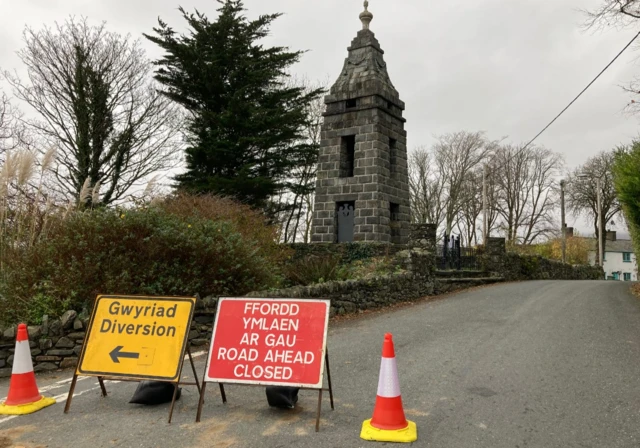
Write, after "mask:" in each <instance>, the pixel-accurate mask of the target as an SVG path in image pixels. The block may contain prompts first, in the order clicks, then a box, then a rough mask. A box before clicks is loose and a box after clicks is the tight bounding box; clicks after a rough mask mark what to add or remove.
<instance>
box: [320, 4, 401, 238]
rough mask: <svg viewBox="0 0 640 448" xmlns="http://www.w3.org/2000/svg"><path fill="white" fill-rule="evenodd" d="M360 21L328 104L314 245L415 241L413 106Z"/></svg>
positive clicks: (366, 16) (366, 17)
mask: <svg viewBox="0 0 640 448" xmlns="http://www.w3.org/2000/svg"><path fill="white" fill-rule="evenodd" d="M367 6H368V2H365V11H364V12H363V13H362V14H361V15H360V20H361V21H362V30H360V31H359V32H358V35H357V36H356V38H355V39H354V40H353V41H352V42H351V46H350V47H349V48H348V50H349V56H348V57H347V59H346V60H345V63H344V67H343V69H342V73H340V76H339V78H338V80H337V81H336V82H335V84H334V85H333V86H332V87H331V91H330V93H329V95H327V96H326V97H325V104H326V112H325V114H324V124H323V125H322V135H321V143H320V155H319V158H318V170H317V181H316V194H315V200H314V208H313V222H312V228H311V234H312V236H311V241H312V242H313V243H322V242H324V243H335V242H340V243H342V242H352V241H356V242H364V241H367V242H369V241H371V242H385V243H396V244H406V243H407V241H408V239H409V222H410V221H409V177H408V168H407V133H406V131H405V130H404V123H405V121H406V120H405V119H404V118H403V116H402V114H403V111H404V109H405V104H404V102H403V101H401V100H400V95H399V94H398V91H397V90H396V89H395V87H394V86H393V84H392V82H391V79H390V78H389V74H388V72H387V64H386V62H385V61H384V51H383V50H382V48H381V47H380V43H379V42H378V40H377V39H376V37H375V35H374V34H373V32H372V31H371V30H370V29H369V24H370V22H371V20H372V19H373V15H372V14H371V13H370V12H369V11H368V9H367Z"/></svg>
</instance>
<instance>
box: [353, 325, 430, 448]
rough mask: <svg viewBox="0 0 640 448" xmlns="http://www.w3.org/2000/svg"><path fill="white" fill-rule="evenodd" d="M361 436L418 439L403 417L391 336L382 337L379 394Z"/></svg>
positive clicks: (395, 439) (374, 438)
mask: <svg viewBox="0 0 640 448" xmlns="http://www.w3.org/2000/svg"><path fill="white" fill-rule="evenodd" d="M360 437H361V438H362V439H365V440H373V441H376V442H414V441H416V440H418V429H417V427H416V424H415V423H414V422H410V421H408V420H407V419H406V418H405V416H404V409H403V408H402V396H401V395H400V382H399V381H398V368H397V366H396V353H395V350H394V348H393V336H392V335H391V333H387V334H385V335H384V343H383V345H382V362H381V363H380V377H379V378H378V395H377V397H376V405H375V407H374V409H373V418H371V419H369V420H365V421H364V423H362V431H361V432H360Z"/></svg>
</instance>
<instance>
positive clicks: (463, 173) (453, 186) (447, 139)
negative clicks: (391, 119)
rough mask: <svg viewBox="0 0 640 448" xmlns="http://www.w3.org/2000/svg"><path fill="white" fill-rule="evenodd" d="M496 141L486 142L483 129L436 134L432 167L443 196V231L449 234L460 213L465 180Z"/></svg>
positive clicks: (492, 148)
mask: <svg viewBox="0 0 640 448" xmlns="http://www.w3.org/2000/svg"><path fill="white" fill-rule="evenodd" d="M497 144H498V143H497V142H495V141H489V140H488V139H487V138H486V137H485V135H484V133H483V132H467V131H459V132H454V133H451V134H445V135H442V136H440V137H439V138H438V142H437V143H436V144H435V145H434V148H433V152H434V162H435V169H436V170H437V171H438V176H439V178H440V181H441V182H442V184H443V186H444V191H445V193H446V197H447V199H446V204H445V207H444V222H445V230H446V232H447V233H451V229H452V227H453V224H454V223H455V220H456V217H457V216H458V215H459V213H460V209H461V207H462V200H463V198H464V194H463V186H464V182H465V179H466V178H467V176H468V174H469V173H470V172H472V171H473V170H474V169H476V168H477V167H478V166H480V165H481V163H482V162H483V161H485V160H486V159H487V158H488V157H489V155H490V154H491V153H492V151H493V150H494V148H495V147H496V146H497Z"/></svg>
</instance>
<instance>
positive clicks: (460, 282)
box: [435, 270, 504, 294]
mask: <svg viewBox="0 0 640 448" xmlns="http://www.w3.org/2000/svg"><path fill="white" fill-rule="evenodd" d="M435 276H436V285H435V290H436V291H435V293H436V294H445V293H448V292H453V291H457V290H460V289H465V288H471V287H474V286H482V285H490V284H493V283H500V282H504V278H503V277H491V276H489V274H488V273H487V272H485V271H478V270H473V271H472V270H469V271H466V270H460V271H435Z"/></svg>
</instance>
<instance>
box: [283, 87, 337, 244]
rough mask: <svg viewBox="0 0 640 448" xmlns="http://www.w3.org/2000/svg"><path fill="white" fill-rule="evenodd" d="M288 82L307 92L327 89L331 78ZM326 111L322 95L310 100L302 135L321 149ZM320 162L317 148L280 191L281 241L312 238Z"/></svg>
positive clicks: (304, 240)
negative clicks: (311, 225) (283, 189)
mask: <svg viewBox="0 0 640 448" xmlns="http://www.w3.org/2000/svg"><path fill="white" fill-rule="evenodd" d="M286 82H287V83H290V84H292V85H295V86H304V94H307V93H311V92H314V91H317V90H318V89H321V90H323V91H326V90H327V86H328V85H329V80H328V79H325V80H323V81H316V82H313V81H310V80H309V79H307V78H296V77H290V78H287V79H286ZM324 111H325V105H324V98H323V97H319V98H317V99H316V100H314V101H312V102H311V103H309V105H308V107H307V110H306V113H307V122H306V124H305V127H304V129H303V131H302V134H303V135H304V140H305V143H306V144H307V145H309V146H311V147H313V148H316V149H319V148H320V138H321V132H320V130H321V127H322V123H323V121H324V115H323V114H324ZM317 164H318V151H315V152H313V153H312V152H310V153H309V157H308V158H306V160H305V163H304V164H302V165H300V166H299V167H297V168H296V169H295V170H293V172H291V174H290V176H289V177H290V178H289V181H288V182H287V183H286V191H283V192H281V195H280V200H279V202H280V203H281V204H282V205H281V208H282V209H283V212H282V213H281V215H282V217H281V220H282V237H281V240H282V241H283V242H285V243H288V242H290V243H294V242H296V241H297V240H298V239H300V240H302V242H305V243H308V242H309V241H310V231H311V227H310V224H311V218H312V212H313V194H314V190H315V184H316V171H317Z"/></svg>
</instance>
